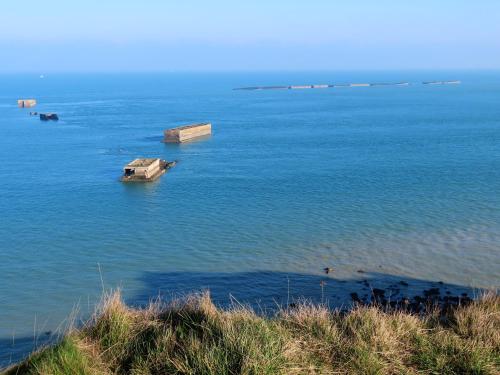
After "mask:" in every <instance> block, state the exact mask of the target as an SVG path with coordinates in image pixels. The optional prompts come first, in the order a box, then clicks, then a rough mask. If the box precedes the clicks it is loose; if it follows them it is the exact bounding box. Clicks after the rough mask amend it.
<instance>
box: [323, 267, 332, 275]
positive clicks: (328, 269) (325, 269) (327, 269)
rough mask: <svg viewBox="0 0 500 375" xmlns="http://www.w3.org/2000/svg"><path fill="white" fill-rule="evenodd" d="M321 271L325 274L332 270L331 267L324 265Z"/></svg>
mask: <svg viewBox="0 0 500 375" xmlns="http://www.w3.org/2000/svg"><path fill="white" fill-rule="evenodd" d="M323 271H325V273H326V274H329V273H330V272H333V268H331V267H325V268H323Z"/></svg>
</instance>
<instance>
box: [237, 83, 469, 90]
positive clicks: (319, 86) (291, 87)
mask: <svg viewBox="0 0 500 375" xmlns="http://www.w3.org/2000/svg"><path fill="white" fill-rule="evenodd" d="M460 83H461V81H424V82H422V83H421V84H422V85H452V84H460ZM410 85H411V83H410V82H381V83H335V84H313V85H289V86H252V87H237V88H235V89H233V90H249V91H252V90H306V89H328V88H335V87H339V88H341V87H376V86H410Z"/></svg>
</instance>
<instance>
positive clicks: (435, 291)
mask: <svg viewBox="0 0 500 375" xmlns="http://www.w3.org/2000/svg"><path fill="white" fill-rule="evenodd" d="M440 294H441V291H440V290H439V288H430V289H427V290H424V296H426V297H436V296H439V295H440Z"/></svg>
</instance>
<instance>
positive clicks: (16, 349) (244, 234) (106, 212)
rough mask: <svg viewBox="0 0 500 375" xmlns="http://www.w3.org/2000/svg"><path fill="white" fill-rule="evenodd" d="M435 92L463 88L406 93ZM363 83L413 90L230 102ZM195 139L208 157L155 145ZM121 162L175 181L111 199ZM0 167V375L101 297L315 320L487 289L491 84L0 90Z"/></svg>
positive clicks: (83, 82) (24, 80) (496, 260)
mask: <svg viewBox="0 0 500 375" xmlns="http://www.w3.org/2000/svg"><path fill="white" fill-rule="evenodd" d="M434 79H436V80H444V79H461V80H462V82H463V83H462V84H461V85H449V86H423V85H420V84H418V83H419V82H420V81H422V80H434ZM381 81H410V82H415V83H417V84H414V85H411V86H408V87H372V88H343V89H340V88H338V89H337V88H335V89H324V90H296V91H254V92H250V91H249V92H246V91H233V90H232V88H233V87H238V86H254V85H275V84H302V83H341V82H381ZM28 97H34V98H36V99H38V102H39V105H38V106H37V107H36V108H34V110H36V111H39V112H44V111H54V112H57V113H58V114H59V117H60V121H59V122H47V123H44V122H40V121H39V120H38V119H37V118H35V117H30V116H29V115H28V113H29V111H30V109H19V108H17V107H16V100H17V99H18V98H28ZM199 121H211V122H212V123H213V136H212V137H211V138H209V139H206V140H202V141H199V142H193V143H189V144H184V145H165V144H163V143H161V142H160V140H161V139H162V131H163V129H165V128H169V127H173V126H177V125H181V124H185V123H190V122H199ZM136 157H161V158H164V159H168V160H173V159H177V160H179V163H178V164H177V166H176V167H175V168H174V169H173V170H171V171H170V172H169V173H168V174H166V175H164V176H163V177H162V178H161V179H160V180H158V181H157V182H155V183H151V184H146V185H143V184H128V185H124V184H122V183H120V182H119V177H120V174H121V168H122V166H123V165H124V164H126V163H127V162H128V161H130V160H132V159H133V158H136ZM0 160H1V161H2V167H1V177H2V179H1V180H2V182H1V184H0V215H1V216H0V217H1V225H0V255H1V262H0V275H1V282H0V367H1V365H5V364H7V363H9V362H10V361H13V360H17V359H19V358H20V356H22V355H24V354H26V352H27V351H29V350H30V349H31V348H32V346H33V343H34V342H43V341H44V339H45V338H46V337H50V336H53V335H54V334H55V333H56V332H57V329H58V327H64V326H65V318H66V317H68V316H69V314H70V313H71V311H72V310H73V309H75V308H78V309H79V311H80V313H81V314H82V315H83V316H85V315H87V314H88V313H89V311H91V310H92V308H93V306H94V303H95V302H96V299H97V298H98V297H99V295H100V294H101V291H102V288H103V286H104V288H106V289H107V288H115V287H121V288H122V290H123V293H124V297H125V298H126V300H127V301H128V302H129V303H131V304H144V303H146V302H147V301H148V300H149V299H150V298H152V297H155V296H158V294H163V295H166V296H171V295H176V294H178V293H185V292H188V291H192V290H200V289H202V288H210V289H211V291H212V294H213V297H214V299H215V301H216V302H217V303H219V304H227V303H229V301H230V300H231V297H230V296H232V298H234V299H237V300H238V301H242V302H245V303H252V304H257V305H258V306H260V307H262V308H267V307H270V306H273V305H275V304H276V303H278V304H282V303H286V302H287V301H289V300H290V299H293V298H298V297H299V296H305V297H307V298H312V299H314V300H320V299H321V298H322V296H321V294H322V291H321V288H320V281H322V280H326V281H327V284H326V286H324V290H323V294H324V296H323V298H324V299H325V300H328V302H329V303H330V304H331V305H332V306H340V305H348V304H349V301H350V299H349V297H348V295H349V293H350V292H351V291H357V290H359V292H360V293H363V290H362V288H361V287H362V285H361V284H359V282H358V281H359V280H363V279H369V280H370V283H371V285H373V286H374V287H378V286H382V287H384V286H387V285H389V284H390V283H394V282H397V281H401V280H404V281H406V282H408V283H409V287H408V290H405V291H401V292H400V293H402V294H403V293H407V294H411V293H416V292H418V291H420V290H422V289H423V288H427V287H428V286H429V285H435V283H436V282H438V281H442V282H443V288H447V289H449V290H452V291H453V292H463V291H466V292H468V293H474V291H477V290H478V289H479V288H487V287H498V286H500V251H499V244H500V194H499V191H500V73H498V72H497V73H495V72H489V73H488V72H483V73H471V72H452V73H450V72H431V71H427V72H393V73H380V72H378V73H374V72H372V73H370V72H366V73H359V72H357V73H315V74H308V73H300V74H298V73H297V74H292V73H289V74H161V75H160V74H158V75H132V74H129V75H47V76H46V77H45V78H44V79H40V78H38V76H0ZM324 267H333V268H334V269H335V271H334V272H333V273H330V274H329V275H325V274H324V273H323V268H324ZM358 270H363V271H364V272H365V273H360V272H358Z"/></svg>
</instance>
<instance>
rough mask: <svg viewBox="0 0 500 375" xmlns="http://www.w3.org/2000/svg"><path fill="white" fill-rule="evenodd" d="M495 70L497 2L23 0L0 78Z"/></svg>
mask: <svg viewBox="0 0 500 375" xmlns="http://www.w3.org/2000/svg"><path fill="white" fill-rule="evenodd" d="M436 68H438V69H441V68H443V69H448V68H452V69H464V68H466V69H475V68H479V69H498V68H500V0H476V1H472V0H419V1H410V0H408V1H406V0H391V1H389V0H343V1H340V0H339V1H335V0H309V1H307V0H300V1H299V0H287V1H285V0H267V1H265V0H249V1H238V0H211V1H207V0H182V1H181V0H175V1H174V0H99V1H98V0H85V1H84V0H22V1H2V4H1V5H0V72H4V73H5V72H15V71H29V72H40V73H41V72H44V73H47V72H53V71H172V70H174V71H175V70H201V71H207V70H209V71H211V70H335V69H347V70H351V69H352V70H355V69H436Z"/></svg>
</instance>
